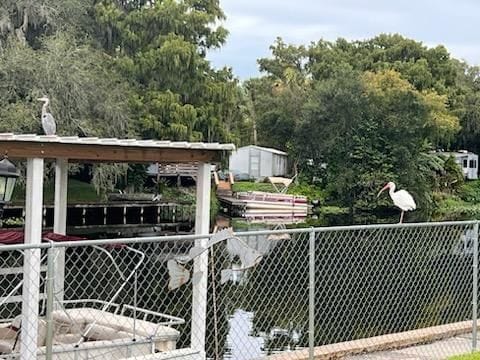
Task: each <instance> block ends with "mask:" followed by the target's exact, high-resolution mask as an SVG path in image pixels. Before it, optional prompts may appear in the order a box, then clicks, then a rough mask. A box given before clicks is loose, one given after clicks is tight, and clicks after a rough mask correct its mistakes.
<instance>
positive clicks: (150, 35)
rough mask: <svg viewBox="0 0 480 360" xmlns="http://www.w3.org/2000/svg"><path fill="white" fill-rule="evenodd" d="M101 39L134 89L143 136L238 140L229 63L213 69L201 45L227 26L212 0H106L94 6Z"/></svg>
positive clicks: (216, 41) (217, 41) (215, 42)
mask: <svg viewBox="0 0 480 360" xmlns="http://www.w3.org/2000/svg"><path fill="white" fill-rule="evenodd" d="M96 18H97V21H98V23H99V26H100V29H101V30H102V31H101V32H102V33H103V34H104V35H103V40H102V42H103V44H104V47H105V49H106V51H108V52H109V53H110V54H111V55H112V56H114V57H115V58H116V59H117V63H118V64H119V67H120V68H121V70H122V72H123V74H124V75H125V76H126V78H127V79H129V81H130V82H131V84H132V85H133V86H134V87H136V88H137V89H138V90H139V91H138V92H137V96H136V97H134V98H133V99H131V100H132V103H133V108H134V110H135V111H134V112H135V114H137V117H138V118H137V121H138V124H139V129H138V130H139V131H140V132H141V134H142V135H143V136H146V137H155V138H171V139H175V140H195V141H196V140H206V141H238V137H236V136H235V135H234V134H232V133H231V130H232V129H233V128H234V124H235V123H236V122H237V121H239V120H240V121H241V119H242V116H241V114H240V110H239V104H240V102H241V98H240V95H241V94H240V93H239V92H238V84H237V81H236V80H235V79H234V77H233V75H232V73H231V71H230V70H229V69H222V70H214V69H212V67H211V66H210V64H209V62H208V61H207V60H206V58H205V55H206V52H207V50H209V49H213V48H218V47H220V46H221V45H222V44H223V43H224V42H225V39H226V36H227V31H226V30H225V29H224V28H223V27H221V26H217V25H216V23H217V21H219V20H222V19H223V18H224V14H223V12H222V10H221V8H220V6H219V2H218V0H184V1H174V0H159V1H149V2H147V3H145V2H142V1H134V2H125V1H114V0H104V1H99V3H98V4H97V6H96Z"/></svg>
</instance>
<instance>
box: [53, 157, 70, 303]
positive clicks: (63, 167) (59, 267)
mask: <svg viewBox="0 0 480 360" xmlns="http://www.w3.org/2000/svg"><path fill="white" fill-rule="evenodd" d="M67 193H68V160H67V159H56V162H55V200H54V203H55V205H54V206H55V208H54V218H53V232H54V233H56V234H60V235H66V231H67ZM54 257H55V281H54V285H53V288H54V294H55V297H56V299H58V301H60V302H61V301H63V294H64V287H65V248H63V247H61V248H55V254H54ZM57 306H58V304H56V305H55V307H57Z"/></svg>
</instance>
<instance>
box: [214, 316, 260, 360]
mask: <svg viewBox="0 0 480 360" xmlns="http://www.w3.org/2000/svg"><path fill="white" fill-rule="evenodd" d="M253 317H254V314H253V313H252V312H248V311H244V310H242V309H237V310H235V312H234V313H233V316H231V317H230V319H229V321H228V323H229V329H230V330H229V331H228V335H227V344H226V352H225V355H224V358H225V359H234V360H248V359H252V358H256V357H260V356H262V355H263V350H262V349H263V346H264V344H265V339H264V338H262V337H260V336H252V335H251V333H252V330H253Z"/></svg>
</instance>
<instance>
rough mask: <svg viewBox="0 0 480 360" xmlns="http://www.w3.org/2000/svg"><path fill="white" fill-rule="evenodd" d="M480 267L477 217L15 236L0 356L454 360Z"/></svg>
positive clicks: (7, 255)
mask: <svg viewBox="0 0 480 360" xmlns="http://www.w3.org/2000/svg"><path fill="white" fill-rule="evenodd" d="M477 265H478V223H477V222H451V223H427V224H403V225H375V226H353V227H332V228H316V229H292V230H287V229H283V230H275V231H257V232H245V233H237V234H233V233H231V232H230V231H228V230H224V231H221V232H219V233H217V234H212V235H209V236H208V237H207V238H205V237H203V238H201V237H198V236H173V237H157V238H136V239H116V240H95V241H77V242H67V243H60V242H58V243H43V244H41V245H37V246H36V247H34V246H26V245H11V246H6V245H5V246H0V315H1V316H0V358H2V359H35V358H37V359H50V358H51V359H192V360H193V359H195V360H197V359H204V358H208V359H235V360H237V359H238V360H247V359H260V358H265V357H268V358H269V359H271V360H275V359H309V358H313V357H315V358H316V359H321V358H325V359H329V358H342V357H345V358H349V359H368V358H371V359H382V358H383V359H393V358H399V359H402V358H405V359H407V358H429V359H444V358H448V357H449V356H451V355H454V354H461V353H466V352H470V351H472V349H473V348H475V347H476V340H475V339H476V326H473V327H472V318H473V314H476V311H477V308H476V307H477V304H476V299H477V289H478V284H477V283H478V273H477V271H478V266H477ZM22 314H23V315H22ZM402 356H403V357H402Z"/></svg>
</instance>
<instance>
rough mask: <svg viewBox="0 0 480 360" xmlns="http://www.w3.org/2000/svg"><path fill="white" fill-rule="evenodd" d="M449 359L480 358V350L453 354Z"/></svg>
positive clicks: (467, 359) (472, 359) (476, 359)
mask: <svg viewBox="0 0 480 360" xmlns="http://www.w3.org/2000/svg"><path fill="white" fill-rule="evenodd" d="M448 360H480V352H476V353H473V354H465V355H458V356H452V357H450V358H448Z"/></svg>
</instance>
